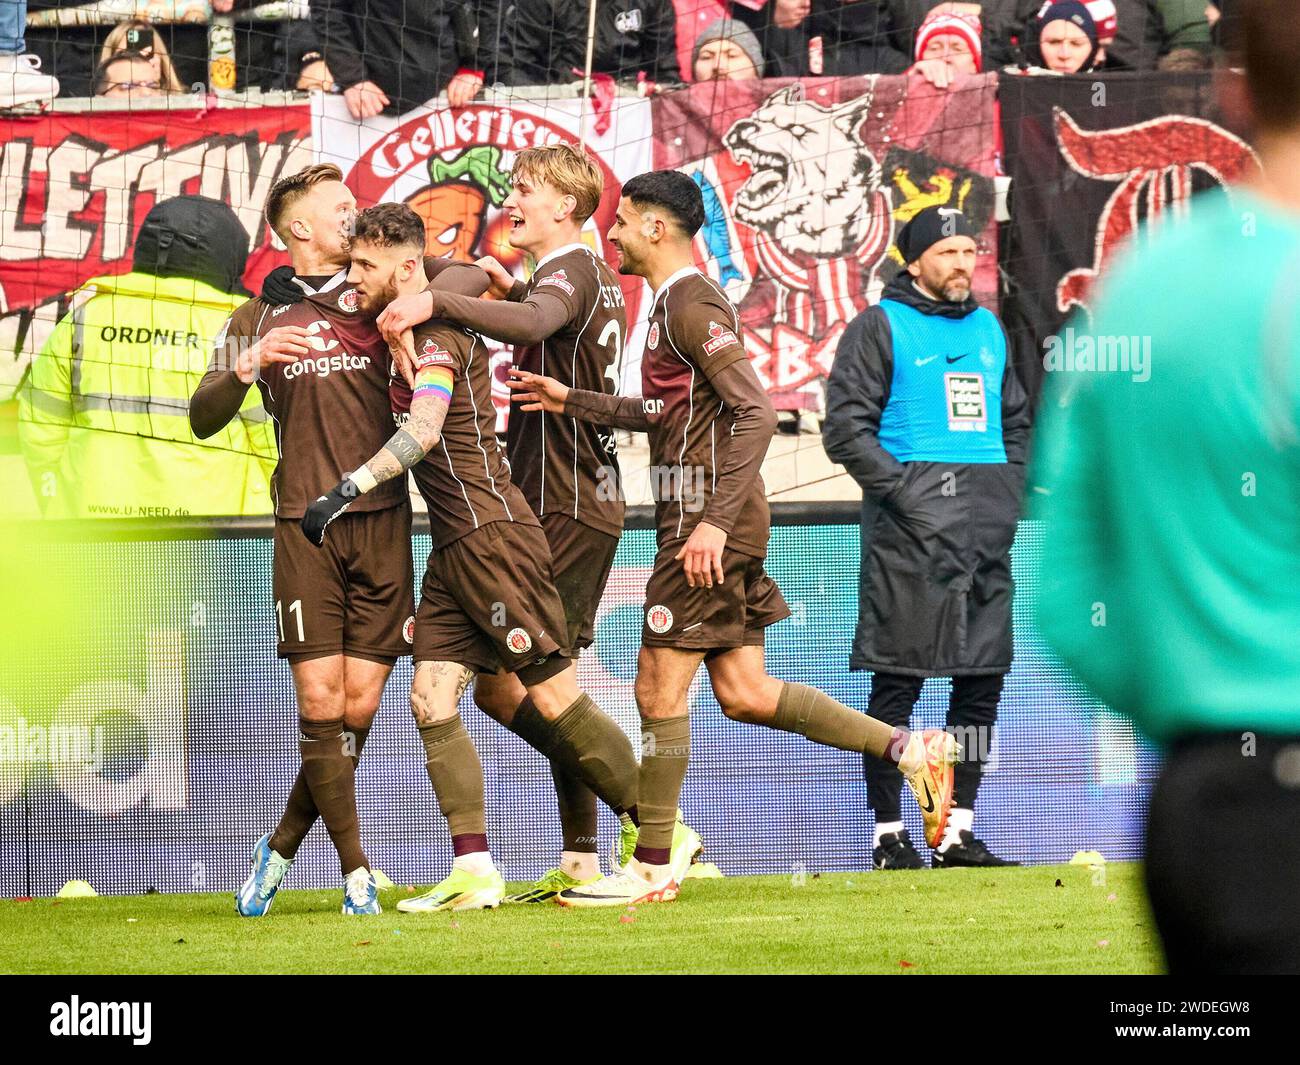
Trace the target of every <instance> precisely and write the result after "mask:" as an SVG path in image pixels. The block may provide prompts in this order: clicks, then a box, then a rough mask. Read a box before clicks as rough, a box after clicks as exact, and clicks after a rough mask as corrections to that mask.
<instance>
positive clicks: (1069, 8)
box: [1030, 0, 1101, 74]
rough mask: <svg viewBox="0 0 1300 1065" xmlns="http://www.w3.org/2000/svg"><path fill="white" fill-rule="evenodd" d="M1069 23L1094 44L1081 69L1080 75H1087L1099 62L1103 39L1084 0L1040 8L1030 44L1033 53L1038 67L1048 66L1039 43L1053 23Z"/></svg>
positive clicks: (1065, 1) (1051, 4) (1059, 0)
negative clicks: (1044, 31)
mask: <svg viewBox="0 0 1300 1065" xmlns="http://www.w3.org/2000/svg"><path fill="white" fill-rule="evenodd" d="M1057 21H1060V22H1068V23H1070V24H1071V25H1073V26H1077V27H1078V28H1079V29H1081V30H1083V32H1084V34H1086V35H1087V38H1088V40H1089V41H1090V42H1091V43H1092V51H1091V52H1089V53H1088V58H1087V59H1085V60H1084V61H1083V66H1081V67H1080V68H1079V73H1080V74H1082V73H1085V72H1086V71H1089V70H1091V69H1092V67H1093V64H1094V63H1095V62H1096V61H1097V53H1098V52H1099V51H1100V50H1101V37H1100V35H1099V32H1098V30H1097V22H1096V20H1095V19H1094V18H1093V17H1092V12H1091V11H1089V10H1088V8H1087V7H1086V6H1085V5H1084V3H1083V0H1056V2H1054V3H1051V2H1049V3H1045V4H1044V5H1043V6H1042V7H1041V8H1039V11H1038V14H1037V16H1035V19H1034V38H1033V40H1032V41H1031V42H1030V44H1031V51H1032V53H1033V54H1035V55H1036V59H1037V65H1039V66H1046V65H1047V61H1046V60H1045V59H1043V49H1042V45H1041V44H1040V43H1039V42H1040V41H1041V39H1042V36H1043V30H1044V29H1046V28H1047V26H1048V24H1049V23H1052V22H1057Z"/></svg>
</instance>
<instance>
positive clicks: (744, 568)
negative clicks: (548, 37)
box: [511, 171, 956, 907]
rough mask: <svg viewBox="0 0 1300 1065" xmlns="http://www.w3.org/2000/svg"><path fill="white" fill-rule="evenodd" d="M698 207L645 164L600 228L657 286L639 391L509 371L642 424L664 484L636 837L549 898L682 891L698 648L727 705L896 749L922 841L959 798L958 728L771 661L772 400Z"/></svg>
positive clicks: (596, 415)
mask: <svg viewBox="0 0 1300 1065" xmlns="http://www.w3.org/2000/svg"><path fill="white" fill-rule="evenodd" d="M703 221H704V204H703V200H702V198H701V196H700V191H699V189H698V188H697V187H696V185H695V183H694V182H693V181H692V180H691V179H690V178H689V177H687V176H686V175H685V174H681V173H678V172H676V171H656V172H654V173H650V174H642V175H640V176H639V177H635V178H633V179H632V180H631V181H629V182H628V183H627V184H626V185H624V186H623V195H622V198H621V200H620V201H619V207H618V212H617V215H616V220H615V223H614V226H613V228H612V229H611V230H610V234H609V236H610V241H611V243H613V244H614V246H615V247H617V248H618V250H619V255H620V260H621V261H620V264H619V269H620V270H621V271H622V272H623V273H626V274H638V275H640V276H641V277H644V278H645V279H646V280H647V281H648V282H649V284H650V286H651V288H652V289H653V290H654V299H653V304H652V307H651V312H650V330H649V333H648V335H647V338H646V350H645V354H644V355H643V356H642V362H641V379H642V396H641V397H640V398H620V397H617V396H610V395H607V394H606V393H604V392H597V391H583V390H579V389H574V388H568V387H566V386H565V385H563V384H561V383H560V382H559V381H558V380H556V379H554V378H552V377H545V376H541V375H536V374H530V373H528V372H526V371H519V370H514V371H511V373H512V377H513V378H514V382H513V387H515V388H516V390H517V394H516V397H515V398H516V399H517V400H519V401H521V402H522V403H524V405H525V407H526V409H533V410H542V411H546V412H548V413H550V414H553V415H555V414H562V415H564V416H565V417H577V418H591V419H594V420H596V421H597V422H599V423H600V424H603V425H614V426H619V427H622V428H627V429H632V430H637V431H640V432H645V433H647V434H648V435H649V439H650V455H651V463H652V470H651V472H652V474H654V476H652V479H651V480H652V484H655V485H656V487H657V489H658V490H657V492H656V506H655V513H656V522H657V525H658V537H657V542H658V551H657V554H656V557H655V564H654V570H653V572H652V574H651V577H650V581H649V584H648V585H647V587H646V607H645V623H644V627H643V629H642V646H641V653H640V657H639V660H638V663H637V679H636V699H637V707H638V709H639V710H640V713H641V720H642V727H643V728H644V730H645V733H646V736H647V741H646V744H645V749H644V753H643V756H642V759H641V769H640V784H639V788H638V793H637V805H638V809H639V811H640V819H641V831H640V838H639V839H638V842H637V846H636V852H635V855H634V857H633V859H632V860H631V861H630V862H628V864H627V865H626V866H625V867H624V869H623V871H622V872H620V873H617V874H615V875H613V876H609V877H606V878H604V879H603V880H599V881H597V882H595V883H594V884H585V885H581V886H578V887H572V888H567V889H566V890H564V891H562V892H560V894H559V895H557V896H556V900H557V901H558V902H560V903H561V904H562V905H566V906H575V907H586V906H622V905H628V904H635V903H639V902H662V901H668V900H670V899H673V898H675V897H676V896H677V893H678V890H679V883H678V880H677V879H676V877H675V876H674V873H673V869H672V866H671V864H670V863H669V860H668V857H669V848H670V840H671V838H672V833H673V813H674V811H675V810H676V807H677V798H678V794H679V792H680V790H681V785H682V780H683V778H684V777H685V774H686V763H687V758H688V755H689V751H690V718H689V715H688V704H687V694H688V691H689V688H690V684H691V681H692V679H693V678H694V677H695V674H696V672H697V671H698V669H699V667H700V663H701V662H703V663H704V665H705V667H706V668H707V669H708V671H709V680H710V681H711V683H712V685H713V692H714V695H716V696H717V700H718V703H719V705H720V706H721V707H722V712H723V713H724V714H726V715H727V716H728V717H729V718H732V719H733V720H736V721H745V722H750V723H752V724H759V725H766V726H768V727H770V728H776V729H781V730H783V731H786V732H795V733H799V734H800V735H803V736H806V737H808V738H809V739H811V740H813V741H815V742H817V743H822V744H825V745H827V746H830V747H836V748H839V749H841V750H847V751H856V752H864V753H867V754H871V755H874V756H876V757H878V758H883V759H886V760H887V761H890V762H892V763H894V764H896V765H897V766H898V767H899V769H900V770H901V771H902V772H903V773H904V775H905V777H906V779H907V781H908V783H909V784H910V785H911V787H912V789H913V790H914V791H915V792H916V795H917V798H918V801H919V802H920V805H921V809H922V816H923V818H924V820H925V825H926V834H927V837H928V838H930V839H931V840H932V842H936V843H937V842H938V838H939V836H940V835H941V834H942V832H943V828H944V823H945V821H946V819H947V814H948V809H949V806H950V805H951V802H952V783H953V770H952V761H953V759H954V758H955V756H956V755H955V751H956V744H955V741H954V740H953V738H952V736H950V735H948V734H947V733H944V732H942V731H940V730H933V731H930V732H925V733H921V734H917V735H914V734H910V733H908V732H906V731H905V730H903V729H896V728H893V727H892V726H889V725H886V724H884V723H883V722H881V721H877V720H876V719H874V718H871V717H868V716H867V715H865V714H862V713H859V712H858V711H856V710H853V709H851V708H849V707H847V706H844V705H843V704H842V703H839V702H836V701H835V700H834V699H832V698H830V696H828V695H826V694H824V693H823V692H820V691H818V690H817V689H815V688H810V687H808V686H807V685H803V684H795V683H789V682H785V681H781V680H779V679H777V678H775V677H772V676H770V675H768V673H767V670H766V668H765V666H764V661H763V632H764V629H765V628H766V627H767V626H769V625H772V624H775V623H776V622H778V621H780V620H781V619H783V618H785V617H787V616H789V614H790V610H789V608H788V607H787V606H786V603H785V600H784V599H783V598H782V596H781V592H780V589H778V588H777V586H776V584H775V583H774V582H773V581H772V579H771V577H769V576H768V575H767V573H766V572H765V571H764V568H763V560H764V558H765V557H766V554H767V542H768V532H769V527H770V523H771V516H770V512H769V510H768V505H767V499H766V497H765V495H764V489H763V480H762V477H761V476H760V472H759V471H760V467H761V466H762V462H763V457H764V455H765V454H766V452H767V447H768V443H769V442H770V440H771V436H772V433H773V431H774V430H775V427H776V414H775V412H774V411H773V410H772V404H771V402H770V400H769V399H768V397H767V394H766V392H765V391H764V389H763V386H762V385H761V384H760V382H759V380H758V377H757V375H756V374H755V372H754V369H753V367H752V366H751V365H750V363H749V360H748V358H747V357H746V355H745V349H744V346H743V344H742V343H741V328H740V320H739V316H738V315H737V314H736V311H735V308H734V307H732V306H731V304H730V302H729V301H728V300H727V298H726V296H725V295H724V294H723V292H722V290H721V289H719V288H718V286H717V285H716V284H714V283H713V282H712V281H711V280H709V279H708V278H707V277H706V276H705V275H704V274H702V273H701V272H700V271H699V270H698V269H696V267H695V260H694V255H693V253H692V250H691V240H692V238H693V237H694V235H695V233H696V232H697V230H698V229H699V228H700V226H701V225H702V224H703Z"/></svg>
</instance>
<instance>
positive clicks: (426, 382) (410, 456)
mask: <svg viewBox="0 0 1300 1065" xmlns="http://www.w3.org/2000/svg"><path fill="white" fill-rule="evenodd" d="M454 380H455V378H454V377H453V375H452V372H451V369H450V368H449V367H448V366H445V365H437V366H422V367H420V370H419V372H418V373H417V374H416V378H415V392H414V393H413V395H412V396H411V413H410V417H409V418H408V419H407V422H406V424H405V425H404V426H403V427H402V428H401V429H398V430H397V432H395V433H394V434H393V435H392V436H391V437H390V438H389V440H388V443H386V444H385V445H384V446H383V447H382V448H381V449H380V450H379V452H378V453H377V454H376V455H375V456H374V457H373V458H371V460H370V461H369V462H367V463H366V464H365V465H364V466H362V467H360V468H359V469H356V470H353V471H352V472H351V473H349V474H348V475H347V476H346V477H344V478H343V480H341V481H340V482H339V483H338V484H336V485H335V486H334V487H333V488H331V489H330V490H329V491H328V492H326V493H325V495H323V496H321V497H320V498H318V499H317V500H316V502H314V503H313V504H312V505H311V506H309V507H308V508H307V510H306V512H305V513H304V514H303V516H302V531H303V534H304V535H305V536H306V537H307V539H308V540H310V541H311V542H312V543H313V544H315V545H316V546H317V547H323V546H324V544H325V530H326V529H328V528H329V524H330V522H332V521H333V520H334V519H335V518H337V517H339V516H340V515H341V514H343V512H344V511H346V510H347V509H348V507H350V506H351V505H352V504H353V503H354V502H355V501H356V499H357V497H358V496H362V495H365V494H366V493H367V492H369V491H371V490H372V489H374V488H376V487H378V486H379V485H381V484H383V483H384V482H385V481H391V480H392V479H393V478H394V477H398V476H400V475H402V474H404V473H405V472H406V471H407V470H409V469H410V468H411V467H412V466H414V465H415V464H416V463H417V462H419V461H420V460H421V459H422V458H424V456H425V455H427V454H428V453H429V451H430V450H431V449H432V448H433V447H434V445H435V444H437V443H438V440H439V438H440V437H441V435H442V425H443V422H444V421H446V419H447V408H448V406H450V404H451V389H452V385H453V383H454Z"/></svg>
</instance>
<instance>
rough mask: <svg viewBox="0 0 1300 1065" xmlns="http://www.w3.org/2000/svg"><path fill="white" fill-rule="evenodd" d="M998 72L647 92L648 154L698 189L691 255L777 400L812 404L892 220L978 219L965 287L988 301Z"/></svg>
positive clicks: (889, 236) (893, 256)
mask: <svg viewBox="0 0 1300 1065" xmlns="http://www.w3.org/2000/svg"><path fill="white" fill-rule="evenodd" d="M996 89H997V79H996V77H995V76H994V75H987V76H983V75H981V76H975V77H970V78H962V79H961V80H960V81H959V82H958V84H957V86H956V87H954V88H951V89H948V90H940V89H935V88H934V87H933V86H931V85H929V84H928V83H927V82H925V81H924V80H923V79H921V78H919V77H908V76H899V77H883V76H877V75H873V76H866V77H853V78H813V79H805V80H804V81H803V82H802V83H799V82H791V81H785V80H777V81H771V80H769V81H728V82H717V83H708V84H699V85H693V86H691V87H690V88H688V89H684V90H682V91H680V92H674V93H670V94H667V95H665V96H661V97H657V98H656V99H655V101H654V108H655V120H654V124H655V160H654V162H655V166H656V167H658V168H670V167H672V168H676V169H678V170H681V171H683V172H685V173H687V174H690V175H691V176H692V177H693V178H694V179H695V181H696V183H697V184H698V185H699V186H700V190H701V192H702V193H703V194H704V206H705V215H706V222H705V225H704V228H703V229H702V230H701V231H700V235H699V237H698V238H697V239H696V255H697V258H698V259H699V261H700V264H701V266H702V267H703V268H704V269H706V270H707V271H708V272H709V273H710V274H711V275H712V277H713V278H714V279H715V280H716V281H717V282H718V283H719V284H721V285H722V286H723V287H724V289H725V290H726V291H727V294H728V295H729V296H730V297H731V300H732V302H733V303H735V304H736V305H737V306H739V308H740V312H741V319H742V321H743V322H744V324H745V346H746V348H747V349H748V350H749V352H750V357H751V359H752V361H753V363H754V368H755V369H756V370H757V372H758V375H759V379H760V380H762V381H763V383H764V384H765V385H766V387H767V388H768V391H769V393H770V394H771V395H772V399H773V402H774V403H775V404H776V406H777V407H779V408H785V409H791V410H820V409H821V407H822V404H823V385H824V382H825V379H826V376H827V374H828V373H829V372H830V365H831V361H832V360H833V359H834V357H835V349H836V347H837V345H838V344H839V340H840V337H841V336H842V335H843V333H844V328H845V326H847V325H848V323H849V322H850V321H851V320H852V319H853V318H854V317H855V316H856V315H857V314H858V313H860V312H861V311H862V310H864V309H865V308H866V307H867V306H868V304H870V303H875V302H876V301H877V300H878V299H879V297H880V293H881V290H882V289H883V288H884V285H885V283H886V282H887V281H888V280H889V279H890V278H891V277H892V276H893V275H894V274H895V273H897V271H898V270H899V269H900V268H901V265H902V262H901V259H900V257H899V255H898V251H897V249H896V248H895V247H894V238H895V235H896V234H897V231H898V230H899V229H900V228H901V227H902V226H903V225H904V224H905V223H906V222H907V221H908V220H909V219H910V218H911V217H912V216H913V215H914V214H916V213H917V212H918V211H920V210H922V209H923V208H925V207H929V206H933V205H945V206H953V207H960V208H962V209H963V210H964V211H966V213H967V214H968V215H970V216H971V217H972V219H973V220H974V222H975V224H976V226H977V227H978V228H979V229H981V230H982V233H983V236H982V238H981V240H980V253H981V254H980V259H979V264H978V266H977V268H976V273H975V278H974V284H973V288H974V291H975V295H976V297H977V298H978V299H980V300H981V301H982V302H983V303H984V304H985V305H986V306H991V307H992V308H993V309H994V310H996V307H997V267H996V262H997V231H996V225H995V222H994V219H993V206H994V195H993V181H992V177H993V173H994V165H995V145H996V137H995V125H994V124H995V118H994V103H995V93H996Z"/></svg>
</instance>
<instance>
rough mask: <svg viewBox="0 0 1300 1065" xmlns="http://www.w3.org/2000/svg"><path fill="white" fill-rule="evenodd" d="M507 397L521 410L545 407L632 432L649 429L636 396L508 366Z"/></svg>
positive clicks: (643, 431)
mask: <svg viewBox="0 0 1300 1065" xmlns="http://www.w3.org/2000/svg"><path fill="white" fill-rule="evenodd" d="M509 373H510V380H509V381H507V382H506V384H508V385H509V386H510V388H511V391H512V396H511V398H512V399H513V400H514V402H516V403H518V404H520V407H519V409H520V410H525V411H538V410H540V411H545V412H546V413H547V414H563V415H566V416H568V417H570V418H577V419H578V420H579V421H584V422H596V423H597V424H598V425H607V426H610V427H611V428H614V429H628V430H630V431H631V432H635V433H645V432H649V431H650V419H649V417H648V416H647V415H646V412H645V404H644V403H643V402H642V401H641V400H640V399H638V398H637V397H636V396H611V395H608V394H606V393H604V392H589V391H587V390H586V389H582V388H569V387H568V386H567V385H563V384H561V383H560V382H559V381H557V380H556V379H555V378H554V377H543V376H542V375H541V374H535V373H529V372H528V371H527V370H520V369H518V368H517V367H514V366H512V367H510V370H509Z"/></svg>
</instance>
